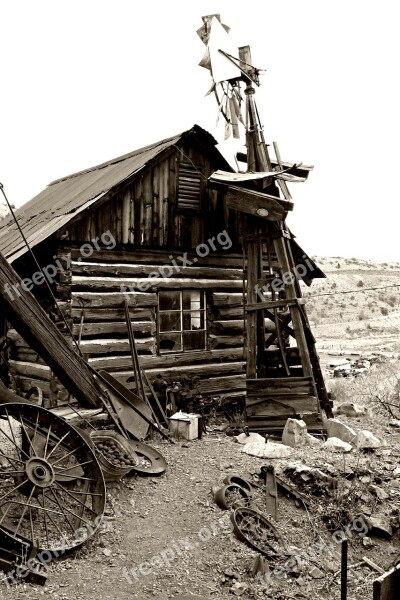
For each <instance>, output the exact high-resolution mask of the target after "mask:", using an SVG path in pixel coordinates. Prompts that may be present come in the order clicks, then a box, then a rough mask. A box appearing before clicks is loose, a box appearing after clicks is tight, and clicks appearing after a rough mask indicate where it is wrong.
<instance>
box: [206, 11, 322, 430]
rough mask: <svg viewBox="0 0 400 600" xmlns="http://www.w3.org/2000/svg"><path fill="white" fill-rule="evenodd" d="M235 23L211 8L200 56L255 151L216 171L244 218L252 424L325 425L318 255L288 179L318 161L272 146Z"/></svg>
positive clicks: (229, 125)
mask: <svg viewBox="0 0 400 600" xmlns="http://www.w3.org/2000/svg"><path fill="white" fill-rule="evenodd" d="M228 32H229V28H228V27H227V26H226V25H223V24H222V23H221V20H220V17H219V15H208V16H205V17H203V26H202V27H201V28H200V29H199V30H198V32H197V33H198V34H199V36H200V38H201V39H202V41H203V42H204V44H205V46H206V52H205V55H204V57H203V59H202V61H201V62H200V65H201V66H203V67H205V68H207V69H209V70H210V72H211V76H212V86H211V89H210V92H213V93H214V94H215V96H216V99H217V102H218V105H219V109H220V111H221V112H222V114H223V115H224V118H225V121H226V126H225V130H226V136H227V135H228V134H229V133H230V132H231V131H232V132H233V135H234V136H235V137H239V122H242V123H243V124H244V126H245V131H246V133H245V135H246V147H247V153H246V155H244V156H243V155H241V156H240V157H238V158H241V159H242V160H243V159H244V160H245V161H246V163H247V170H246V172H243V173H228V172H221V171H217V172H215V173H214V174H213V175H212V176H211V177H210V179H209V186H210V187H212V188H214V189H217V190H218V191H220V192H222V193H223V194H224V197H225V205H226V207H227V208H230V209H233V210H236V211H238V212H240V213H241V219H242V231H243V240H242V241H243V264H244V280H245V281H246V302H245V310H244V320H245V333H246V336H245V340H246V343H245V349H244V351H245V358H246V365H247V367H246V425H247V426H248V427H249V429H250V430H253V431H259V432H264V433H266V432H279V431H281V430H282V429H283V427H284V425H285V423H286V420H287V418H288V417H300V418H303V419H304V420H305V421H306V423H307V425H308V428H309V429H310V430H314V431H318V430H321V429H322V411H324V412H325V413H326V415H327V416H328V417H331V416H332V409H331V404H330V401H329V398H328V394H327V391H326V388H325V383H324V379H323V376H322V372H321V367H320V364H319V359H318V355H317V353H316V348H315V339H314V337H313V335H312V332H311V329H310V325H309V321H308V318H307V312H306V307H305V303H304V299H303V298H302V293H301V287H300V281H301V280H302V279H303V280H304V281H307V279H308V276H309V271H310V269H311V270H312V265H311V263H310V260H309V259H308V258H306V256H305V255H303V257H302V258H301V259H300V261H299V260H298V256H297V255H298V250H299V247H298V246H297V244H296V242H295V241H294V239H293V237H292V234H291V232H290V230H289V229H288V227H287V225H286V217H287V214H288V212H289V211H291V210H293V202H292V196H291V194H290V191H289V189H288V183H289V182H301V181H305V180H306V178H307V176H308V172H309V170H310V169H311V168H312V167H304V166H303V165H302V164H300V165H296V164H293V163H286V162H282V159H281V156H280V153H279V149H278V145H277V144H276V143H275V142H274V144H273V148H274V153H275V156H274V157H271V156H270V153H269V148H268V146H267V144H266V142H265V139H264V132H263V127H262V124H261V120H260V116H259V113H258V110H257V105H256V101H255V91H256V87H257V86H258V85H259V73H260V71H259V70H258V69H256V68H255V67H254V66H253V65H252V60H251V52H250V47H249V46H244V47H241V48H237V47H235V45H234V43H233V42H232V40H231V39H230V37H229V34H228ZM243 92H244V94H243ZM243 96H244V97H243ZM243 102H244V104H245V119H243V117H242V115H241V105H242V103H243ZM295 255H296V260H295V258H294V256H295ZM307 263H308V264H307ZM271 324H272V326H273V327H272V328H271Z"/></svg>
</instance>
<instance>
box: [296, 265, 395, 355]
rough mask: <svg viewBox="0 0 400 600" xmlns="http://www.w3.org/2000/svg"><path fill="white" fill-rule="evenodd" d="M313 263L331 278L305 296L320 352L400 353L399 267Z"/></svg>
mask: <svg viewBox="0 0 400 600" xmlns="http://www.w3.org/2000/svg"><path fill="white" fill-rule="evenodd" d="M313 258H314V260H315V261H316V262H317V264H318V266H319V267H320V268H321V269H322V270H323V271H324V273H325V274H326V276H327V278H326V279H317V280H314V282H313V284H312V286H311V287H310V288H306V287H305V288H304V292H303V293H304V297H305V298H306V299H307V311H308V315H309V319H310V322H311V325H312V329H313V333H314V336H315V337H316V339H317V346H318V349H319V351H320V352H322V353H324V352H328V351H329V350H333V351H346V352H348V351H351V350H354V351H356V352H357V351H361V352H363V353H366V354H369V353H370V352H372V351H382V352H385V353H396V352H400V340H399V331H400V262H396V263H386V262H375V261H368V260H361V259H356V258H338V257H331V258H323V257H322V258H321V257H313ZM396 286H398V287H396ZM371 288H379V289H371Z"/></svg>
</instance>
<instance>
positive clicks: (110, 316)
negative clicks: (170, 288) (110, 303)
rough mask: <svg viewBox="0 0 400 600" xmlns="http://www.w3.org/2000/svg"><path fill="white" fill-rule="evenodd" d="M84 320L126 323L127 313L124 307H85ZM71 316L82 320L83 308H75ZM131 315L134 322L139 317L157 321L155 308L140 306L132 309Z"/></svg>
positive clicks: (77, 320)
mask: <svg viewBox="0 0 400 600" xmlns="http://www.w3.org/2000/svg"><path fill="white" fill-rule="evenodd" d="M84 310H85V312H84V320H85V321H89V322H93V321H95V322H98V321H99V322H103V323H105V322H107V321H114V322H118V321H123V322H124V323H126V315H125V309H124V308H96V307H94V308H85V309H84ZM70 316H71V318H72V320H73V321H74V322H80V320H81V317H82V309H81V308H73V309H71V311H70ZM130 316H131V320H132V323H133V322H134V321H135V320H136V319H137V320H139V321H140V320H141V321H146V320H150V321H151V322H153V323H155V318H156V317H155V311H154V309H147V308H139V309H135V312H134V311H133V310H130Z"/></svg>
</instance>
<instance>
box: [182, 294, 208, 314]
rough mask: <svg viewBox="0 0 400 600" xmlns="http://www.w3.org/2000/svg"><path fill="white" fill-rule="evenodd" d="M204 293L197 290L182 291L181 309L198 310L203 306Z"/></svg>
mask: <svg viewBox="0 0 400 600" xmlns="http://www.w3.org/2000/svg"><path fill="white" fill-rule="evenodd" d="M203 300H204V294H203V292H200V291H197V290H190V291H185V292H182V308H183V310H199V309H200V308H204V305H203Z"/></svg>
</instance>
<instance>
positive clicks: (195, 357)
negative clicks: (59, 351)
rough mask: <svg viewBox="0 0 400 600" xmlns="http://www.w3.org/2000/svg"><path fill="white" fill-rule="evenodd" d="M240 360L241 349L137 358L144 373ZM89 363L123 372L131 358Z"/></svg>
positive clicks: (96, 359) (102, 358) (118, 357)
mask: <svg viewBox="0 0 400 600" xmlns="http://www.w3.org/2000/svg"><path fill="white" fill-rule="evenodd" d="M242 358H243V348H226V349H222V350H203V351H196V352H184V353H182V354H161V355H159V356H158V355H157V356H148V355H143V356H140V357H139V363H140V366H141V368H142V369H143V370H145V371H148V370H150V369H157V370H158V371H159V370H160V369H162V371H164V369H168V368H169V367H175V366H176V367H180V366H181V365H183V366H189V365H196V364H199V363H202V362H208V361H218V363H217V364H219V365H220V364H224V362H225V361H237V360H238V359H242ZM221 361H224V362H221ZM89 363H90V365H91V366H92V367H94V368H96V369H104V370H106V371H108V370H109V371H123V370H124V369H129V368H130V367H131V366H132V358H131V355H130V354H127V355H124V356H105V357H93V358H89ZM161 374H162V373H161Z"/></svg>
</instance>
